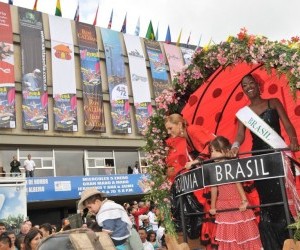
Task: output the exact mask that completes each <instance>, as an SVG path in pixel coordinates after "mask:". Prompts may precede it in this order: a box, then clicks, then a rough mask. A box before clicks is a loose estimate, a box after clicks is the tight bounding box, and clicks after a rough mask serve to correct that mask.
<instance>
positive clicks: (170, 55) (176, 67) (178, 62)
mask: <svg viewBox="0 0 300 250" xmlns="http://www.w3.org/2000/svg"><path fill="white" fill-rule="evenodd" d="M164 49H165V53H166V56H167V60H168V63H169V69H170V75H171V79H172V81H173V79H174V77H175V75H176V74H177V73H178V72H180V71H181V70H182V67H183V65H184V63H183V58H182V53H181V50H180V48H179V47H178V46H176V45H173V44H167V43H164Z"/></svg>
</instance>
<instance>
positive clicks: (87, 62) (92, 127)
mask: <svg viewBox="0 0 300 250" xmlns="http://www.w3.org/2000/svg"><path fill="white" fill-rule="evenodd" d="M76 32H77V39H78V45H79V51H80V66H81V67H80V73H81V82H82V93H83V113H84V128H85V131H98V132H105V131H106V129H105V120H104V107H103V94H102V83H101V72H100V57H99V52H98V46H97V37H96V30H95V26H93V25H90V24H85V23H79V22H77V23H76Z"/></svg>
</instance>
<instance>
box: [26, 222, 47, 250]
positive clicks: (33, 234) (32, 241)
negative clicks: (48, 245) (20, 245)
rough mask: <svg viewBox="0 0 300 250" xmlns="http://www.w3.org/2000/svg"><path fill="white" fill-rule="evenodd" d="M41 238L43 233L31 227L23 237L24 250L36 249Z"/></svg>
mask: <svg viewBox="0 0 300 250" xmlns="http://www.w3.org/2000/svg"><path fill="white" fill-rule="evenodd" d="M42 238H43V233H42V232H41V231H40V230H39V229H37V228H35V227H33V228H31V229H30V231H29V232H28V233H27V234H26V236H25V238H24V245H25V250H37V246H38V245H39V243H40V242H41V240H42Z"/></svg>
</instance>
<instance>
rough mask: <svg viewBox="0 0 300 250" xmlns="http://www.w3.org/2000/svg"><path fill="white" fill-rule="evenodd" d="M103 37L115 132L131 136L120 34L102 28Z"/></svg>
mask: <svg viewBox="0 0 300 250" xmlns="http://www.w3.org/2000/svg"><path fill="white" fill-rule="evenodd" d="M101 35H102V40H103V44H104V50H105V59H106V71H107V80H108V87H109V97H110V105H111V118H112V126H113V132H114V133H117V134H131V133H132V127H131V118H130V106H129V97H128V84H127V80H126V75H125V63H124V56H123V55H122V45H121V41H120V32H117V31H113V30H109V29H104V28H101Z"/></svg>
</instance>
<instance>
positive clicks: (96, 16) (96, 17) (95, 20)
mask: <svg viewBox="0 0 300 250" xmlns="http://www.w3.org/2000/svg"><path fill="white" fill-rule="evenodd" d="M98 10H99V3H98V7H97V10H96V15H95V18H94V22H93V25H94V26H95V25H96V24H97V19H98Z"/></svg>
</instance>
